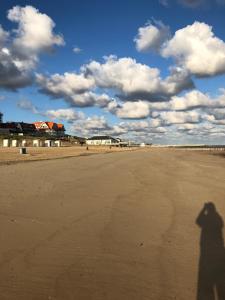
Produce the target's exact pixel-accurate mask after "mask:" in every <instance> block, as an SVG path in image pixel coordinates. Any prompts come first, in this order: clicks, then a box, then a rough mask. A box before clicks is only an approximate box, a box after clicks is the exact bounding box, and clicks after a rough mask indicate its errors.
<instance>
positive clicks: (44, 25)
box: [8, 5, 64, 56]
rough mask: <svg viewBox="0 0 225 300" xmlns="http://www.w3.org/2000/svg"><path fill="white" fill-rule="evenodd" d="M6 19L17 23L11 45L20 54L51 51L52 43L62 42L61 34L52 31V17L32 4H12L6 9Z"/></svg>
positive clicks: (53, 24) (61, 43)
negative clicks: (21, 5)
mask: <svg viewBox="0 0 225 300" xmlns="http://www.w3.org/2000/svg"><path fill="white" fill-rule="evenodd" d="M8 19H9V20H10V21H12V22H16V23H18V29H17V30H16V37H15V39H14V41H13V47H14V48H15V49H16V52H19V53H21V55H22V56H23V55H29V56H30V54H31V55H32V54H33V55H37V54H38V53H40V52H43V51H44V52H45V51H52V47H53V46H54V45H58V46H59V45H63V44H64V40H63V38H62V36H60V35H56V34H54V33H53V29H54V27H55V23H54V22H53V21H52V19H51V18H50V17H49V16H48V15H46V14H43V13H40V12H39V10H38V9H36V8H35V7H33V6H29V5H28V6H25V7H20V6H14V7H13V8H12V9H10V10H9V11H8Z"/></svg>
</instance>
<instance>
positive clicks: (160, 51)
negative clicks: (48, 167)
mask: <svg viewBox="0 0 225 300" xmlns="http://www.w3.org/2000/svg"><path fill="white" fill-rule="evenodd" d="M162 2H163V3H162ZM28 8H30V9H28ZM224 13H225V3H223V1H220V3H217V1H210V0H208V1H204V0H193V1H190V0H189V1H188V0H187V1H185V0H183V1H182V0H180V1H176V0H170V1H169V0H168V1H158V0H153V1H147V0H146V1H145V0H139V1H126V0H124V1H100V0H98V1H97V0H94V1H93V0H92V1H77V0H76V1H68V0H64V1H63V5H62V3H60V2H58V1H54V2H53V1H42V0H39V1H4V0H3V1H1V10H0V24H1V28H2V32H3V31H4V32H3V33H2V42H1V31H0V50H1V51H2V54H0V61H1V60H2V62H3V63H2V64H3V65H2V66H1V65H0V111H2V112H3V113H4V120H5V121H12V120H15V121H24V122H33V121H37V120H49V119H52V120H55V121H56V122H63V123H64V124H65V125H66V129H67V132H68V133H71V134H74V135H83V136H90V135H93V134H96V133H102V134H103V133H104V134H112V135H115V136H121V137H122V138H131V139H135V140H140V141H148V142H155V143H172V144H176V143H224V138H225V128H224V126H225V122H224V119H225V92H224V91H223V90H221V89H223V88H225V86H224V79H225V75H224V74H225V67H224V66H223V62H224V60H225V44H224V41H225V18H224ZM32 14H33V16H35V18H36V16H37V19H35V18H33V20H34V19H35V20H36V23H35V24H32V17H31V18H30V15H32ZM42 16H44V17H42ZM28 22H30V23H29V24H28ZM45 22H46V23H45ZM53 22H54V23H55V26H53ZM196 22H198V23H196ZM26 24H28V25H27V27H26ZM46 24H47V25H46ZM48 26H49V28H48ZM188 26H189V27H188ZM190 26H192V27H191V28H190ZM46 28H47V29H46ZM141 28H142V29H143V31H142V32H144V34H140V32H141V31H140V29H141ZM45 30H47V31H48V32H47V35H46V32H45ZM37 31H40V34H39V35H38V36H37ZM179 31H182V32H181V34H180V36H179V39H177V38H176V33H177V32H179ZM165 32H166V34H164V33H165ZM42 34H43V38H42ZM6 35H7V38H5V37H6ZM187 36H188V38H186V37H187ZM33 37H34V38H33ZM135 37H136V41H134V38H135ZM182 39H183V41H184V44H185V43H187V45H188V47H187V48H188V50H186V49H185V47H183V46H182ZM159 40H160V43H159V42H158V41H159ZM43 41H44V42H43ZM143 43H144V44H145V46H146V47H145V48H143ZM138 45H140V46H139V47H138ZM74 48H78V49H77V51H76V52H75V51H73V49H74ZM79 49H80V51H79ZM208 49H209V50H208ZM201 53H202V56H201ZM1 55H2V56H1ZM111 55H114V56H113V57H112V56H111ZM110 56H111V58H109V57H110ZM201 60H202V61H201ZM5 61H6V63H5ZM196 61H197V62H196ZM93 62H95V63H96V64H98V66H97V69H96V66H94V64H93ZM205 62H207V63H205ZM15 64H16V65H15ZM210 64H211V65H210ZM224 64H225V62H224ZM6 66H7V67H6ZM126 68H127V69H126ZM171 68H172V69H173V70H175V69H176V74H177V75H176V79H175V81H174V79H173V82H172V84H171V79H168V80H167V78H168V77H171V75H172V73H173V71H171ZM9 69H10V72H12V75H10V76H11V77H9V79H8V77H7V76H8V75H7V72H8V70H9ZM128 69H129V70H128ZM178 69H179V70H178ZM126 70H127V72H126ZM154 70H157V72H158V73H157V74H156V73H155V71H154ZM4 72H5V73H4ZM13 72H14V73H13ZM15 72H16V74H17V75H15ZM65 73H66V74H70V76H65ZM10 74H11V73H10ZM37 74H38V76H41V79H40V77H37ZM55 74H58V76H59V77H58V78H57V79H55V77H53V76H55ZM74 74H75V75H74ZM184 74H185V75H184ZM13 76H16V77H15V80H14V77H13ZM19 76H20V78H19ZM142 76H143V79H142ZM182 76H184V77H185V78H183V77H182ZM1 77H2V78H4V80H1ZM159 77H160V78H159ZM21 78H22V79H21ZM38 78H39V79H38ZM138 78H139V79H140V80H138ZM181 78H182V84H179V83H180V81H181ZM31 79H32V80H31ZM7 80H9V81H10V82H7ZM17 80H18V82H19V83H17ZM148 80H149V82H148ZM155 81H157V82H156V83H155V84H153V82H155ZM79 85H80V86H79ZM87 85H88V86H87ZM84 86H85V88H84ZM90 93H91V94H90ZM103 98H104V99H103ZM193 101H194V105H193ZM181 102H182V107H183V108H182V109H181V108H180V103H181Z"/></svg>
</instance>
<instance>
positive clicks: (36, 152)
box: [0, 145, 136, 165]
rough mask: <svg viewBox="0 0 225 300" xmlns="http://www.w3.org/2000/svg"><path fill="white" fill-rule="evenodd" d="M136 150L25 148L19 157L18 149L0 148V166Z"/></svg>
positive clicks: (101, 147)
mask: <svg viewBox="0 0 225 300" xmlns="http://www.w3.org/2000/svg"><path fill="white" fill-rule="evenodd" d="M135 149H136V148H129V147H127V148H119V147H111V148H110V147H109V146H105V147H104V146H100V147H99V146H88V150H87V148H86V146H85V145H84V146H73V147H49V148H48V147H26V151H27V154H25V155H21V154H20V148H18V147H15V148H13V147H9V148H7V147H0V165H2V164H12V163H17V162H26V161H37V160H49V159H57V158H59V159H60V158H66V157H75V156H82V155H92V154H98V153H111V152H121V151H130V150H135Z"/></svg>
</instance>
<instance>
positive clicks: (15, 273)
mask: <svg viewBox="0 0 225 300" xmlns="http://www.w3.org/2000/svg"><path fill="white" fill-rule="evenodd" d="M0 174H1V176H0V223H1V227H0V228H1V230H0V299H1V300H45V299H46V300H49V299H51V300H56V299H57V300H103V299H104V300H120V299H121V300H144V299H145V300H158V299H160V300H170V299H171V300H172V299H173V300H174V299H177V300H195V299H197V300H208V299H210V300H212V299H213V300H214V299H225V298H222V297H221V298H216V296H215V298H214V296H213V297H212V296H211V297H207V296H206V294H205V295H204V291H200V289H202V287H203V290H204V284H205V282H206V281H207V280H208V279H206V278H204V275H201V276H202V278H201V281H203V282H201V283H199V281H198V274H199V272H200V274H202V272H201V270H200V269H202V268H203V269H204V264H207V259H208V260H209V263H211V264H212V260H211V261H210V258H211V259H212V254H213V255H214V254H215V251H214V242H215V241H214V237H213V236H214V235H212V236H211V239H210V240H208V246H209V245H210V247H211V248H210V249H211V254H210V255H211V256H208V258H207V257H206V261H204V260H201V262H200V263H199V260H200V256H201V255H200V254H201V253H200V233H201V228H200V227H198V226H197V225H196V218H197V216H198V214H199V212H200V211H201V209H202V207H203V205H204V203H205V202H208V201H212V202H213V203H214V204H215V206H216V209H217V211H218V213H219V214H220V216H221V218H224V217H225V159H224V158H223V157H219V156H214V155H207V154H202V153H201V152H197V151H196V152H195V151H182V150H169V149H167V150H166V149H143V150H138V151H127V152H120V153H110V154H99V155H93V156H87V157H73V158H66V159H60V160H48V161H47V160H46V161H38V162H31V163H28V164H24V163H21V164H13V165H1V166H0ZM212 219H213V218H212ZM212 222H213V220H212ZM209 227H210V226H209ZM213 230H215V231H216V230H217V228H214V229H213ZM213 230H211V231H213ZM201 246H202V244H201ZM221 247H222V246H221ZM215 248H216V246H215ZM217 248H218V247H217ZM224 253H225V252H224ZM221 265H222V263H221ZM214 272H217V270H214ZM221 276H222V280H223V284H224V282H225V276H224V275H223V274H222V273H221V274H220V278H219V279H221ZM217 278H218V276H217ZM206 283H207V282H206ZM207 288H208V287H207ZM210 288H211V287H209V289H210ZM209 289H208V292H209ZM211 290H213V293H218V291H216V287H215V286H213V287H212V289H211ZM197 293H198V294H199V296H198V298H197ZM223 296H225V294H223Z"/></svg>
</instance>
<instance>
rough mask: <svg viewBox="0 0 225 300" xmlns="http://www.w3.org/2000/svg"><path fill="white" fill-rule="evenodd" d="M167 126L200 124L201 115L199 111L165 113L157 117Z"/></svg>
mask: <svg viewBox="0 0 225 300" xmlns="http://www.w3.org/2000/svg"><path fill="white" fill-rule="evenodd" d="M157 117H158V118H160V119H161V120H162V122H164V123H165V125H172V124H184V123H200V122H201V115H200V114H199V113H198V112H197V111H187V112H183V111H163V112H160V113H159V114H158V115H157Z"/></svg>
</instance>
